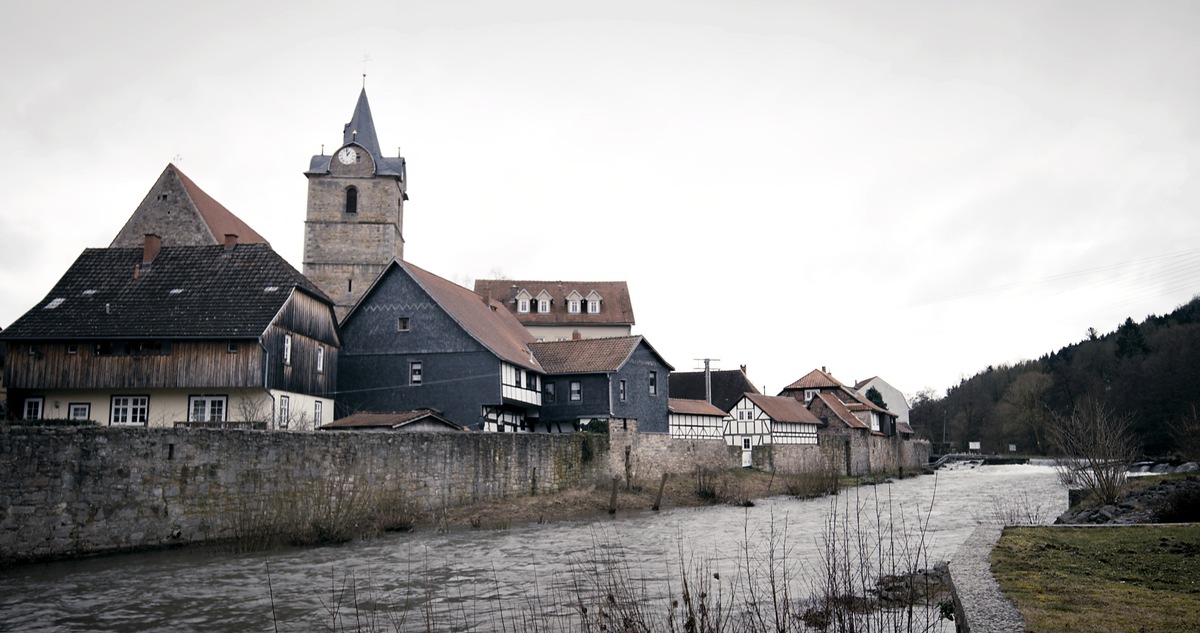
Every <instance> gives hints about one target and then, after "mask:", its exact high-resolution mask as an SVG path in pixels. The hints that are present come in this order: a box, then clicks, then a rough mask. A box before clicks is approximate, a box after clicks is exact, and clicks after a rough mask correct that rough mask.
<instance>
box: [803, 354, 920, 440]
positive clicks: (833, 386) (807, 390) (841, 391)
mask: <svg viewBox="0 0 1200 633" xmlns="http://www.w3.org/2000/svg"><path fill="white" fill-rule="evenodd" d="M779 395H781V396H787V397H790V398H794V399H796V400H797V401H800V402H803V403H805V404H806V405H809V408H810V409H812V410H813V411H814V412H815V413H817V414H818V417H820V418H821V419H822V421H824V422H825V423H826V427H825V428H826V429H827V430H829V431H830V432H836V431H867V432H870V433H872V434H875V435H885V436H889V437H891V436H895V435H897V434H899V435H911V434H912V428H911V427H908V425H904V426H900V425H898V424H897V422H896V414H895V413H893V412H891V411H888V410H887V409H885V408H883V407H880V406H879V405H877V404H875V403H874V402H871V401H870V400H868V399H867V398H866V396H864V395H862V394H861V393H859V392H858V391H856V390H855V389H854V388H852V387H848V386H846V385H845V384H843V383H842V382H841V381H839V380H838V379H836V378H834V377H833V376H832V375H831V374H830V373H829V372H828V371H826V369H825V368H824V367H822V368H821V369H814V370H812V371H810V372H808V373H807V374H805V375H804V376H803V377H801V378H800V379H799V380H797V381H795V382H793V383H792V384H790V385H788V386H787V387H784V388H783V390H782V391H781V392H780V393H779ZM822 395H823V396H825V398H818V396H822ZM845 413H849V414H850V417H852V418H853V420H851V419H844V418H845V417H846V416H845V415H844V414H845Z"/></svg>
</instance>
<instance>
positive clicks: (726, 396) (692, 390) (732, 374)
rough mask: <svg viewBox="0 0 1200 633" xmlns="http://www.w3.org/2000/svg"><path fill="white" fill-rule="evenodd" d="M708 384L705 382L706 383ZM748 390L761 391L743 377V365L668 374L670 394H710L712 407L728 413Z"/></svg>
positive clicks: (698, 396)
mask: <svg viewBox="0 0 1200 633" xmlns="http://www.w3.org/2000/svg"><path fill="white" fill-rule="evenodd" d="M706 383H707V384H706ZM747 393H761V392H759V390H758V389H757V388H756V387H755V386H754V385H753V384H752V383H751V382H750V379H749V378H748V377H747V376H746V366H745V365H742V367H741V368H740V369H728V370H711V371H707V372H705V371H681V372H675V373H672V374H671V396H672V397H674V398H688V399H691V400H705V399H706V396H709V394H711V395H710V396H709V397H711V398H712V399H711V402H712V404H713V406H715V407H717V408H718V409H720V410H722V411H725V412H726V413H728V412H729V411H732V410H733V407H734V405H736V404H737V403H738V401H739V400H741V399H742V396H743V395H745V394H747Z"/></svg>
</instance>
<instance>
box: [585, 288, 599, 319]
mask: <svg viewBox="0 0 1200 633" xmlns="http://www.w3.org/2000/svg"><path fill="white" fill-rule="evenodd" d="M587 311H588V314H600V293H598V292H596V291H595V290H593V291H591V292H589V293H588V296H587Z"/></svg>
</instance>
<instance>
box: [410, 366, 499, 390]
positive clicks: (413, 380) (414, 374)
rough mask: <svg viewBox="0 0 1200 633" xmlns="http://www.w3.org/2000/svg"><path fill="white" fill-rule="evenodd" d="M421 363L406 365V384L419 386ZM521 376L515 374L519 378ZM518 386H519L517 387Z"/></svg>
mask: <svg viewBox="0 0 1200 633" xmlns="http://www.w3.org/2000/svg"><path fill="white" fill-rule="evenodd" d="M421 370H422V368H421V361H419V360H414V361H412V362H411V363H409V364H408V384H410V385H419V384H421V380H422V371H421ZM520 375H521V374H517V376H520ZM518 386H519V385H518Z"/></svg>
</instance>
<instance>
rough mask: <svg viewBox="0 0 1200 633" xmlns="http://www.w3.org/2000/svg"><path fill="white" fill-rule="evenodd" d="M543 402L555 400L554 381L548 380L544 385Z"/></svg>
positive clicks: (549, 402) (547, 402)
mask: <svg viewBox="0 0 1200 633" xmlns="http://www.w3.org/2000/svg"><path fill="white" fill-rule="evenodd" d="M542 402H544V403H546V404H552V403H553V402H554V383H552V382H547V383H544V384H543V385H542Z"/></svg>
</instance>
